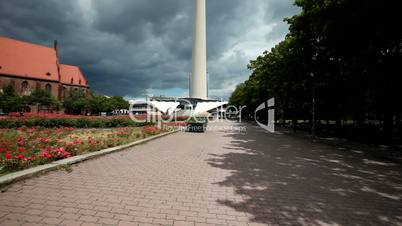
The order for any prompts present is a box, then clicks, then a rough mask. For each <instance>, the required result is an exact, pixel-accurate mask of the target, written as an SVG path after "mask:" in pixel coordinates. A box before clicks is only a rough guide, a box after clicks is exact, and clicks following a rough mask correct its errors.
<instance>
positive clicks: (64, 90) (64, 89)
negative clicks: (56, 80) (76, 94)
mask: <svg viewBox="0 0 402 226" xmlns="http://www.w3.org/2000/svg"><path fill="white" fill-rule="evenodd" d="M62 96H63V98H66V96H67V87H65V86H63V93H62Z"/></svg>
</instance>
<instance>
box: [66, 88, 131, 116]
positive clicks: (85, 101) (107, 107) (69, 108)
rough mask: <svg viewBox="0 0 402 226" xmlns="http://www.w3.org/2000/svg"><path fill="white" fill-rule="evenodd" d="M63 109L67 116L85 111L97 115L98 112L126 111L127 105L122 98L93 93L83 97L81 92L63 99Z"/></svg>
mask: <svg viewBox="0 0 402 226" xmlns="http://www.w3.org/2000/svg"><path fill="white" fill-rule="evenodd" d="M63 107H64V108H65V109H66V112H67V113H69V114H82V113H83V112H85V111H87V112H90V113H91V114H93V115H98V114H99V113H100V112H111V111H113V110H117V109H128V108H129V103H128V102H127V101H126V100H124V99H123V97H117V96H114V97H106V96H104V95H99V94H97V93H95V92H90V93H89V95H88V96H84V95H83V94H82V93H81V92H73V93H72V95H71V96H69V97H67V98H65V100H64V102H63Z"/></svg>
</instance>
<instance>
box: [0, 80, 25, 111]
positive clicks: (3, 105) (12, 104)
mask: <svg viewBox="0 0 402 226" xmlns="http://www.w3.org/2000/svg"><path fill="white" fill-rule="evenodd" d="M0 109H1V110H2V111H3V112H4V113H9V112H17V111H21V109H22V100H21V98H20V97H19V96H17V95H16V94H15V91H14V88H13V87H12V86H6V87H4V88H3V91H2V92H1V93H0Z"/></svg>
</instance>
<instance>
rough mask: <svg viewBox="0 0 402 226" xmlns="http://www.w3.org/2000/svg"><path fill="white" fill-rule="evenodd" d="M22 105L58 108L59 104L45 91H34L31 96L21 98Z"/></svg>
mask: <svg viewBox="0 0 402 226" xmlns="http://www.w3.org/2000/svg"><path fill="white" fill-rule="evenodd" d="M22 100H23V102H24V104H26V105H42V106H47V107H53V108H56V109H58V108H60V103H59V102H58V101H57V100H56V99H55V98H54V97H53V96H52V95H51V94H50V93H49V92H46V91H45V90H41V89H36V90H34V91H33V92H32V93H31V95H29V96H24V97H22Z"/></svg>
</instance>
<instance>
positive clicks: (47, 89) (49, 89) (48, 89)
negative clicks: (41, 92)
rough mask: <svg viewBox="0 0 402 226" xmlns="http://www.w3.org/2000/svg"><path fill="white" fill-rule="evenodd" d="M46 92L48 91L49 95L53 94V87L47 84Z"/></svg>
mask: <svg viewBox="0 0 402 226" xmlns="http://www.w3.org/2000/svg"><path fill="white" fill-rule="evenodd" d="M45 91H46V92H47V93H51V92H52V86H51V85H50V84H46V86H45Z"/></svg>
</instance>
